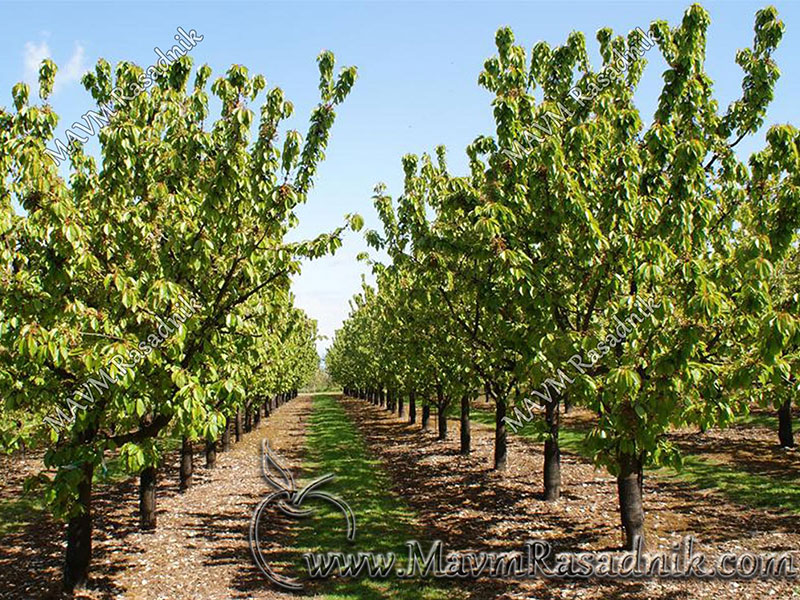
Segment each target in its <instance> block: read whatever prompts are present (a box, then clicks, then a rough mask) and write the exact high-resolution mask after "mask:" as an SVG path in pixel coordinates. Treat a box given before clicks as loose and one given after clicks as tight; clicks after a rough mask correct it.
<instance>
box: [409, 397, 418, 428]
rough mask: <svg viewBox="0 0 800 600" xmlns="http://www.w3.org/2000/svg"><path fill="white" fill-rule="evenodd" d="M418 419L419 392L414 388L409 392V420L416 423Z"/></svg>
mask: <svg viewBox="0 0 800 600" xmlns="http://www.w3.org/2000/svg"><path fill="white" fill-rule="evenodd" d="M416 420H417V394H416V392H415V391H414V390H411V391H410V392H409V393H408V422H409V423H412V424H413V423H415V422H416Z"/></svg>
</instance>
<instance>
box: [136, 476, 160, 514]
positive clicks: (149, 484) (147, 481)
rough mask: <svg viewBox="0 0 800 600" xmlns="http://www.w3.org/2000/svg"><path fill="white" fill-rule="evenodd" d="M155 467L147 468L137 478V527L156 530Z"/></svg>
mask: <svg viewBox="0 0 800 600" xmlns="http://www.w3.org/2000/svg"><path fill="white" fill-rule="evenodd" d="M157 474H158V471H157V469H156V467H147V468H145V469H143V470H142V473H141V475H140V476H139V527H140V528H142V529H155V528H156V483H157V481H156V480H157V478H158V477H157Z"/></svg>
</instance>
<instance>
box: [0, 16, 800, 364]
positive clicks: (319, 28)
mask: <svg viewBox="0 0 800 600" xmlns="http://www.w3.org/2000/svg"><path fill="white" fill-rule="evenodd" d="M774 4H775V6H777V8H778V11H779V13H780V16H781V18H782V19H783V20H784V22H785V23H786V34H785V36H784V40H783V42H782V44H781V47H780V49H779V51H778V52H777V53H776V56H775V58H776V60H777V62H778V64H779V66H780V68H781V71H782V77H781V80H780V82H779V83H778V86H777V89H776V98H775V101H774V102H773V104H772V106H771V109H770V115H769V117H768V123H769V124H771V123H779V122H788V121H792V120H793V121H794V122H795V124H797V115H798V111H797V103H798V101H799V100H800V64H798V61H797V59H796V57H798V56H800V5H797V4H790V3H784V2H777V3H774ZM688 5H689V3H688V2H638V3H634V2H617V3H603V2H591V3H567V2H558V3H532V2H514V3H500V2H491V3H481V2H469V3H467V2H458V3H424V2H411V3H389V2H373V3H360V2H321V3H310V2H308V3H304V2H295V3H255V2H249V3H243V4H236V3H233V2H226V3H201V4H197V3H191V4H190V3H174V4H168V3H153V4H149V3H136V4H127V3H97V2H93V3H66V2H60V3H38V4H37V3H34V2H26V3H19V4H16V3H8V2H5V3H3V9H2V10H3V17H4V22H5V23H6V25H5V26H4V28H3V38H2V41H0V89H1V90H3V92H2V98H0V105H4V106H6V107H9V106H10V105H11V97H10V91H11V86H12V85H14V83H16V82H17V81H20V80H24V79H28V80H31V81H32V80H34V79H35V71H36V68H38V62H39V61H40V60H41V59H42V58H44V57H45V56H49V57H51V58H53V60H55V61H56V63H57V64H58V66H59V70H60V73H59V76H58V78H57V79H56V90H55V93H54V95H53V97H52V99H51V102H52V104H53V105H54V107H55V109H56V111H57V112H58V113H59V115H60V116H61V121H60V128H59V134H63V132H64V129H65V128H66V127H67V126H69V124H71V123H72V122H74V121H75V120H77V119H79V118H80V116H81V115H82V114H83V113H84V112H85V111H86V110H88V109H90V108H93V107H92V104H91V102H90V97H89V95H88V93H87V92H85V91H84V90H83V88H82V87H81V86H80V83H79V78H80V75H81V73H83V72H84V71H85V70H87V69H89V68H91V67H92V66H93V65H94V63H95V61H96V60H97V59H98V58H100V57H103V58H105V59H106V60H108V61H110V62H111V63H112V64H113V63H115V62H116V61H119V60H132V61H134V62H137V63H138V64H140V65H142V66H148V65H151V64H153V63H154V62H155V59H156V58H157V57H156V55H155V53H154V48H155V47H159V48H161V49H163V50H166V49H167V48H168V47H171V46H172V45H173V44H174V43H175V42H174V41H173V35H174V34H175V30H176V28H177V27H183V28H184V29H185V30H187V31H188V30H190V29H195V30H196V31H197V33H198V34H200V35H202V36H204V39H203V41H202V42H201V43H199V44H198V45H197V46H196V47H195V48H194V49H193V50H192V52H191V54H192V56H193V57H194V59H195V64H202V63H208V64H209V65H210V66H211V67H212V69H213V70H214V73H215V74H221V73H222V72H224V70H225V69H227V67H229V66H230V65H231V64H233V63H239V64H244V65H245V66H247V67H248V68H249V69H250V70H251V72H256V73H261V74H263V75H264V76H265V77H266V78H267V82H268V85H270V86H272V85H278V86H280V87H282V88H283V89H284V92H285V93H286V95H287V97H288V98H289V99H290V100H291V101H292V102H294V104H295V116H294V118H293V119H292V122H291V123H290V126H291V127H293V128H297V129H298V130H300V131H301V133H305V128H306V123H307V117H308V114H309V112H310V110H311V108H312V107H313V106H314V105H315V104H316V102H317V99H318V97H317V81H318V72H317V68H316V63H315V58H316V56H317V54H318V53H319V51H320V50H322V49H329V50H332V51H333V52H334V53H335V55H336V58H337V63H338V64H339V65H356V66H357V67H358V71H359V77H358V81H357V82H356V85H355V87H354V89H353V92H352V94H351V96H350V97H349V98H348V100H347V101H346V102H345V104H344V105H343V106H342V107H341V108H340V110H339V111H338V118H337V121H336V124H335V125H334V129H333V134H332V137H331V143H330V146H329V149H328V152H327V160H326V161H325V163H324V164H323V165H322V167H321V168H320V170H319V174H318V177H317V184H316V187H315V189H314V190H313V192H312V193H311V196H310V198H309V202H308V203H307V204H306V205H305V206H303V207H302V208H301V209H300V210H299V212H298V214H299V216H300V222H301V225H300V228H299V231H298V234H297V235H296V236H293V237H311V236H313V235H315V234H316V233H318V232H321V231H327V230H330V229H332V228H333V227H335V226H336V225H338V224H340V223H342V222H343V215H344V214H345V213H348V212H360V213H361V214H362V215H363V216H364V217H365V220H366V226H367V227H377V225H378V222H377V217H376V215H375V213H374V210H373V208H372V202H371V195H372V190H373V188H374V186H375V184H377V183H378V182H384V183H386V184H387V186H388V189H389V192H390V193H391V194H392V195H393V196H395V195H397V194H398V193H399V192H400V191H401V189H402V171H401V168H400V158H401V157H402V155H403V154H406V153H409V152H413V153H417V154H420V153H422V152H431V151H432V150H433V148H434V147H435V146H436V145H437V144H445V145H446V146H447V147H448V151H449V164H450V165H451V168H452V169H453V170H454V171H455V172H463V171H464V167H465V165H466V160H465V158H464V148H465V147H466V145H467V144H468V143H469V142H470V141H472V139H474V138H475V137H476V136H477V135H479V134H483V133H488V134H491V133H492V132H493V120H492V116H491V108H490V104H489V103H490V101H491V96H490V95H489V93H488V92H486V91H485V90H483V89H482V88H480V87H478V85H477V77H478V74H479V72H480V70H481V68H482V65H483V62H484V60H485V59H486V58H488V57H489V56H491V55H492V54H493V53H494V33H495V31H496V30H497V28H498V27H501V26H504V25H508V26H511V28H512V29H513V30H514V34H515V37H516V40H517V42H518V43H522V44H523V45H524V46H525V47H526V48H530V47H531V46H532V45H533V44H534V43H536V42H537V41H539V40H546V41H548V42H549V43H551V44H559V43H562V42H563V41H565V40H566V37H567V36H568V35H569V33H570V32H571V31H573V30H579V31H583V32H584V33H585V34H586V37H587V45H588V48H589V52H590V56H591V57H592V60H593V64H594V65H595V66H597V65H598V64H599V62H600V60H599V55H598V52H597V43H596V41H595V39H594V35H595V32H596V31H597V30H598V29H599V28H601V27H605V26H608V27H611V28H612V29H613V30H614V31H615V32H624V33H627V31H629V30H630V29H633V28H636V27H642V28H644V29H646V28H647V26H648V25H649V23H650V22H651V21H653V20H655V19H666V20H667V21H669V22H670V24H671V25H675V24H677V23H678V22H679V21H680V18H681V15H682V14H683V12H684V10H685V9H686V7H687V6H688ZM703 5H704V6H705V7H706V8H707V9H708V11H709V12H710V13H711V19H712V24H711V28H710V32H709V43H708V54H707V69H708V72H709V73H710V75H711V77H712V78H713V79H714V81H715V82H716V97H717V99H718V100H719V101H720V105H721V106H722V107H725V106H727V104H728V103H729V102H730V101H731V100H733V99H735V98H736V97H738V95H739V93H740V85H741V71H740V70H739V68H738V67H737V66H736V64H735V63H734V56H735V53H736V50H737V49H738V48H742V47H744V46H749V45H750V44H751V43H752V38H753V33H752V28H753V17H754V15H755V12H756V10H758V9H759V8H761V7H763V6H766V3H751V2H727V3H721V2H705V3H703ZM646 57H647V58H648V59H649V60H650V64H649V65H648V68H647V70H646V73H645V77H644V79H643V82H642V85H641V86H640V88H639V92H638V96H637V100H638V103H639V107H640V109H641V111H642V115H643V117H644V119H645V121H646V122H647V121H648V120H649V119H650V117H651V115H652V113H653V109H654V106H655V103H656V99H657V96H658V93H659V90H660V84H661V73H662V72H663V71H664V64H663V62H662V61H661V59H660V56H659V55H658V51H657V50H655V49H654V50H651V51H650V52H648V54H647V55H646ZM792 109H794V110H792ZM792 117H794V119H792ZM92 144H93V143H92V142H90V144H89V149H90V151H91V149H92V147H93V146H92ZM762 144H763V132H762V134H761V135H758V136H755V137H754V138H753V139H749V140H746V141H745V142H743V143H742V144H741V145H740V146H741V152H742V153H749V152H752V151H753V150H755V149H757V148H759V147H761V146H762ZM94 147H95V148H96V144H95V145H94ZM365 249H366V246H365V244H364V242H363V239H362V236H361V235H360V234H354V233H350V234H349V235H348V237H347V238H346V240H345V244H344V246H343V248H341V249H340V250H339V251H338V252H337V254H336V255H335V256H332V257H327V258H324V259H320V260H317V261H314V262H313V263H310V264H308V265H306V267H305V269H304V272H303V274H302V275H301V276H300V277H299V278H298V279H297V280H296V281H295V293H296V295H297V298H298V304H299V305H300V306H301V307H303V308H304V309H306V311H307V312H308V313H309V314H310V315H311V316H312V317H314V318H316V319H318V321H319V324H320V331H321V333H322V334H325V335H328V336H332V335H333V332H334V330H335V329H336V328H337V327H339V326H340V324H341V322H342V320H343V319H344V318H345V317H346V316H347V313H348V310H349V309H348V299H349V298H350V297H351V296H352V295H353V294H354V293H355V292H357V291H358V290H359V288H360V285H361V283H360V282H361V274H362V273H363V272H364V271H365V270H366V266H365V265H364V264H363V263H359V262H357V261H356V258H355V257H356V255H357V254H358V253H359V252H361V251H362V250H365ZM327 345H328V342H322V343H320V348H321V349H323V348H325V347H326V346H327Z"/></svg>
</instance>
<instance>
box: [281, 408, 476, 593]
mask: <svg viewBox="0 0 800 600" xmlns="http://www.w3.org/2000/svg"><path fill="white" fill-rule="evenodd" d="M312 402H313V404H312V406H313V412H312V415H311V418H310V419H309V425H308V428H307V430H306V445H307V450H308V454H307V457H306V458H307V461H306V462H305V464H304V470H305V473H306V474H307V475H309V476H310V477H313V478H314V479H316V478H317V477H320V476H322V475H324V474H326V473H333V474H334V475H335V476H336V478H335V479H334V480H333V481H332V482H330V483H327V484H326V485H325V487H324V488H322V489H324V491H327V492H328V493H330V494H333V495H334V496H336V497H338V498H340V499H341V500H344V501H345V502H347V503H348V504H349V505H350V507H351V508H352V509H353V511H354V513H355V516H356V522H357V531H356V538H355V541H354V542H353V543H347V541H346V540H345V533H346V525H345V520H344V516H343V515H342V513H341V512H337V511H336V510H335V509H333V508H328V506H329V505H327V504H325V505H324V506H323V505H320V504H314V506H315V507H316V506H320V510H319V514H318V515H317V516H314V517H311V518H309V519H306V520H305V521H304V524H305V526H304V527H303V528H302V529H300V531H299V532H298V535H297V538H296V540H295V549H296V550H298V551H301V552H308V551H313V552H349V553H355V552H367V551H376V552H382V553H386V552H390V551H391V552H393V553H394V554H395V555H396V556H397V557H398V563H397V564H398V565H405V560H404V558H405V556H407V553H408V550H407V547H406V545H405V542H406V540H409V539H420V538H419V537H418V532H417V531H415V527H414V524H413V521H414V516H415V515H414V512H413V510H412V509H411V508H410V507H409V506H408V505H407V504H406V503H405V502H404V501H403V499H402V498H399V497H397V496H396V495H394V494H393V493H392V491H391V489H390V481H389V478H388V476H387V474H386V473H385V472H384V471H383V470H382V469H381V466H380V464H379V462H378V461H377V460H375V459H374V458H372V457H371V456H370V452H369V449H368V448H367V446H366V443H365V441H364V438H363V436H362V435H361V434H360V432H359V431H358V429H357V427H356V425H355V424H354V423H353V422H352V421H351V420H350V418H349V417H348V416H347V413H346V412H345V410H344V408H343V407H342V405H341V404H340V403H339V401H338V400H337V399H336V398H335V397H333V396H330V395H319V396H314V397H313V399H312ZM420 543H422V544H423V547H427V546H426V544H425V541H423V539H420ZM317 585H318V587H315V588H314V591H315V592H318V593H321V594H324V597H325V598H329V599H337V600H338V599H355V598H358V599H359V600H361V599H364V600H371V599H383V598H392V599H395V598H396V599H409V600H412V599H414V600H417V599H429V600H434V599H439V598H448V599H450V598H458V597H460V594H459V593H458V591H457V590H456V589H455V588H454V587H453V586H452V585H449V586H448V587H447V588H445V587H444V586H443V584H441V583H439V582H436V581H433V580H430V581H420V580H402V579H397V578H396V577H392V578H389V579H386V580H370V579H368V578H366V577H362V578H358V579H329V580H326V581H324V582H320V583H318V584H317ZM307 587H308V586H307ZM309 591H310V590H309Z"/></svg>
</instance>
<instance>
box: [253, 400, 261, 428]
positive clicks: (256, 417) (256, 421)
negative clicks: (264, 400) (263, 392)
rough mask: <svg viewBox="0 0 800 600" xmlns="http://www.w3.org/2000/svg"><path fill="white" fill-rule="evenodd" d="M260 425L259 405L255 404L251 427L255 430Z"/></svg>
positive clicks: (258, 403)
mask: <svg viewBox="0 0 800 600" xmlns="http://www.w3.org/2000/svg"><path fill="white" fill-rule="evenodd" d="M260 423H261V403H260V402H256V409H255V411H254V412H253V427H254V428H256V427H258V426H259V424H260Z"/></svg>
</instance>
